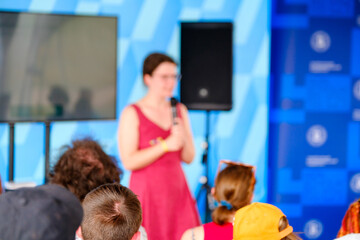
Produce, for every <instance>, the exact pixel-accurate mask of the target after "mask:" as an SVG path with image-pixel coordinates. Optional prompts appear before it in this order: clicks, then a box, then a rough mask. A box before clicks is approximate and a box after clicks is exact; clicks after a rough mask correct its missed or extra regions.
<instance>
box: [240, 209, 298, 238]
mask: <svg viewBox="0 0 360 240" xmlns="http://www.w3.org/2000/svg"><path fill="white" fill-rule="evenodd" d="M239 239H252V240H296V239H301V238H299V237H297V236H296V235H295V234H294V233H293V228H292V227H291V226H290V225H289V223H288V220H287V218H286V216H285V215H284V213H283V212H282V211H281V210H280V209H279V208H277V207H275V206H273V205H271V204H267V203H258V202H256V203H252V204H250V205H248V206H245V207H243V208H241V209H239V210H238V211H237V212H236V214H235V220H234V240H239Z"/></svg>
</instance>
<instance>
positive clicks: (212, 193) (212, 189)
mask: <svg viewBox="0 0 360 240" xmlns="http://www.w3.org/2000/svg"><path fill="white" fill-rule="evenodd" d="M211 195H212V196H213V197H215V188H214V187H212V188H211Z"/></svg>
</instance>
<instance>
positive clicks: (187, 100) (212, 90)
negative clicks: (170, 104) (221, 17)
mask: <svg viewBox="0 0 360 240" xmlns="http://www.w3.org/2000/svg"><path fill="white" fill-rule="evenodd" d="M232 29H233V27H232V23H229V22H216V23H214V22H196V23H192V22H191V23H190V22H186V23H181V62H180V63H181V75H182V80H181V86H180V95H181V101H182V102H183V103H184V104H185V105H186V106H187V107H188V108H189V109H196V110H230V109H231V108H232V58H233V57H232V32H233V31H232Z"/></svg>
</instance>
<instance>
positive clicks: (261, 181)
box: [0, 0, 270, 208]
mask: <svg viewBox="0 0 360 240" xmlns="http://www.w3.org/2000/svg"><path fill="white" fill-rule="evenodd" d="M0 10H10V11H19V10H22V11H30V12H45V13H64V14H89V15H102V16H117V17H118V49H117V64H118V69H117V73H118V79H117V116H119V115H120V114H121V111H122V110H123V108H124V107H125V106H126V105H128V104H130V103H132V102H134V101H137V100H139V99H140V98H141V97H142V96H143V95H144V93H145V92H146V88H145V87H144V85H143V83H142V75H141V70H142V69H141V68H142V61H143V59H144V57H145V55H147V54H148V53H149V52H153V51H162V52H166V53H168V54H170V55H171V56H173V57H174V58H175V60H176V61H178V62H179V60H180V56H179V54H180V24H179V23H180V22H181V21H233V22H234V46H233V47H234V48H233V49H234V52H233V56H234V67H233V69H234V73H233V74H234V75H233V76H234V77H233V93H234V99H233V106H234V108H233V109H232V110H231V111H229V112H211V124H210V148H209V150H210V152H209V169H210V176H209V177H210V183H213V181H214V177H215V176H214V175H215V172H216V169H217V165H218V162H219V160H220V159H223V158H226V159H232V160H236V161H242V162H247V163H250V164H254V165H257V166H258V171H257V175H258V177H257V180H258V181H257V185H256V189H255V198H254V199H255V200H262V201H264V200H266V198H267V172H268V169H267V140H268V127H267V126H268V115H269V111H268V86H269V83H268V79H269V48H270V46H269V44H270V32H269V27H270V26H269V22H270V21H269V18H270V13H269V11H270V4H269V1H267V0H244V1H237V0H230V1H228V0H184V1H173V0H157V1H153V0H22V1H7V0H5V1H0ZM99 80H100V79H99ZM174 95H175V96H179V88H176V90H175V92H174ZM190 121H191V125H192V129H193V135H194V140H195V144H196V156H195V159H194V162H193V163H192V164H190V165H184V170H185V173H186V176H187V179H188V182H189V186H190V188H191V190H192V192H193V194H194V196H196V195H198V190H199V187H200V184H199V178H200V177H201V176H202V175H203V174H204V169H205V168H204V166H203V165H202V164H201V158H202V152H203V150H202V148H201V143H202V142H203V141H204V137H205V128H204V123H205V112H204V111H190ZM16 129H17V127H16ZM25 130H26V131H25ZM16 131H17V137H16V140H15V141H16V142H15V144H16V145H15V146H16V152H17V154H16V156H15V158H16V159H15V162H17V163H18V165H16V175H15V180H16V181H25V180H26V181H28V180H31V181H35V182H37V183H38V184H40V183H42V182H43V179H44V173H43V169H42V168H43V162H44V155H43V154H44V144H43V137H44V128H43V125H42V124H37V123H33V124H32V123H24V124H22V125H21V127H20V126H19V129H17V130H16ZM6 132H7V126H6V125H4V126H0V137H2V138H1V139H2V141H1V144H2V145H1V151H2V152H1V155H0V174H1V175H3V177H4V178H5V179H7V166H8V162H7V144H8V142H7V137H6V136H7V133H6ZM116 133H117V120H113V121H99V122H59V123H53V124H52V126H51V139H50V143H51V153H50V156H51V165H54V164H55V162H56V160H57V158H58V155H59V154H60V153H61V151H60V149H61V146H62V145H64V144H69V143H70V142H71V141H72V140H73V139H77V138H80V137H84V136H92V137H93V138H95V139H97V140H99V141H100V143H101V144H102V146H104V148H105V150H106V151H107V152H108V153H109V154H111V155H114V156H115V157H116V158H117V159H118V161H119V164H120V165H121V161H120V158H119V154H118V150H117V137H116ZM18 135H19V136H18ZM20 158H21V159H20ZM20 163H21V165H20ZM24 169H25V170H24ZM129 174H130V173H129V172H127V171H125V175H124V178H123V179H122V183H123V184H125V185H127V184H128V180H129ZM202 205H203V201H201V200H199V208H201V206H202Z"/></svg>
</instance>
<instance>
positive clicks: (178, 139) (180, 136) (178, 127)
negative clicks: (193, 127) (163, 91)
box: [166, 97, 185, 151]
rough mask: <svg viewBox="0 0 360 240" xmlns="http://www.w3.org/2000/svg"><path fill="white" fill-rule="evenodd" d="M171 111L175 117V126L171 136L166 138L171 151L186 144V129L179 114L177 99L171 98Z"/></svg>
mask: <svg viewBox="0 0 360 240" xmlns="http://www.w3.org/2000/svg"><path fill="white" fill-rule="evenodd" d="M170 103H171V112H172V117H173V126H172V127H171V133H170V136H169V137H167V138H166V143H167V145H168V148H169V151H178V150H180V149H181V148H182V147H183V146H184V140H185V130H184V125H183V122H182V119H181V118H179V117H178V116H177V108H176V104H177V100H176V99H175V98H173V97H172V98H171V99H170Z"/></svg>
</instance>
